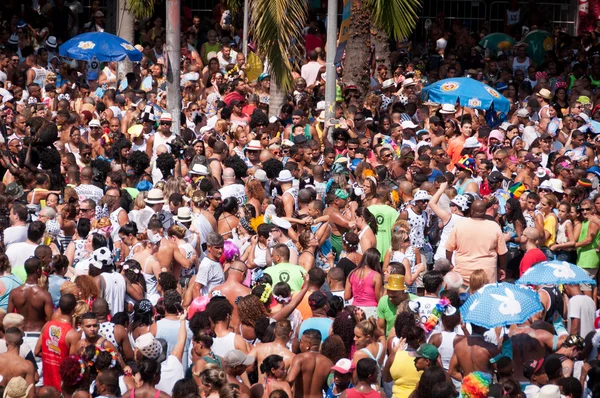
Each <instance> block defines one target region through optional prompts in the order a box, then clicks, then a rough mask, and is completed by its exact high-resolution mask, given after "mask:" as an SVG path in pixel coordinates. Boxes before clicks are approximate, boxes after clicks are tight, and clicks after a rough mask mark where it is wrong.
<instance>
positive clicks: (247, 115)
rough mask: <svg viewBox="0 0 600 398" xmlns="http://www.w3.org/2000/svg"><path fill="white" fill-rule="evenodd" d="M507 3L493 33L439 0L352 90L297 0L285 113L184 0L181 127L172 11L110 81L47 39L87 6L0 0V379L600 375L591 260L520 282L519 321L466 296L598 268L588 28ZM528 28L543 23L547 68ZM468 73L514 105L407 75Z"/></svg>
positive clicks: (96, 8)
mask: <svg viewBox="0 0 600 398" xmlns="http://www.w3.org/2000/svg"><path fill="white" fill-rule="evenodd" d="M513 3H515V4H513V5H512V6H511V8H509V11H508V12H507V17H509V19H508V21H507V32H510V33H511V34H512V35H513V37H514V38H515V39H516V41H517V44H516V45H514V46H513V47H512V48H511V49H503V50H502V51H496V50H497V49H491V50H490V49H489V48H488V49H484V48H482V47H480V46H478V45H477V43H478V42H479V39H480V38H481V37H483V36H484V35H485V34H487V33H489V32H486V31H485V29H486V28H485V27H482V28H481V31H479V32H470V31H469V30H468V29H467V28H466V27H465V26H463V25H462V23H461V22H460V21H459V20H454V21H453V23H452V24H451V25H450V24H448V23H447V21H445V20H444V16H443V15H440V16H439V18H438V19H437V20H435V21H434V22H433V24H432V25H431V26H429V27H428V30H427V35H426V40H425V44H424V45H422V46H421V47H423V48H425V49H426V50H425V53H424V54H418V51H417V50H415V48H417V45H416V44H417V43H418V42H419V43H420V42H421V41H422V40H421V38H420V37H418V35H415V36H416V37H415V38H414V43H413V42H411V41H408V40H407V41H405V42H402V43H392V46H391V49H392V52H391V54H389V58H388V59H383V60H381V59H376V58H375V57H374V58H373V59H374V60H375V59H376V61H374V62H373V65H372V68H371V77H370V82H371V83H370V86H369V87H370V88H369V90H368V92H360V91H359V90H358V88H357V86H354V85H351V84H348V83H345V78H344V69H345V68H346V67H348V62H349V59H348V58H347V57H344V58H343V59H342V60H341V62H340V63H339V64H336V76H326V74H325V66H324V65H325V62H324V59H325V53H324V51H323V49H324V47H325V35H324V32H325V31H324V25H323V21H322V19H319V18H316V16H315V15H314V14H313V13H311V14H310V18H309V21H308V22H307V26H306V30H305V38H304V43H303V44H302V45H303V46H304V48H303V50H304V53H305V59H304V60H303V61H302V62H301V65H299V66H298V69H297V70H294V71H293V76H294V90H293V92H292V93H289V95H287V96H286V97H285V100H284V104H283V106H282V107H281V109H276V110H275V112H273V109H269V103H270V75H269V73H268V68H266V69H264V70H263V72H262V73H259V74H257V76H253V75H254V74H256V73H255V71H254V70H252V71H251V70H250V69H251V68H250V67H249V66H248V64H249V63H248V62H247V59H246V57H244V55H243V54H244V52H243V49H242V48H241V39H240V36H241V34H240V29H238V28H239V24H238V23H237V19H234V20H233V22H232V21H231V12H230V10H227V9H226V7H224V6H223V4H218V5H217V6H216V7H215V9H214V12H213V15H212V16H210V18H207V17H205V16H192V15H191V13H190V12H189V9H187V8H184V9H183V17H182V33H181V39H182V41H181V43H182V47H181V58H182V64H181V65H182V70H181V87H182V90H181V93H182V98H181V101H182V109H183V111H182V113H181V121H182V123H181V130H180V131H173V129H172V127H173V126H172V122H173V114H172V112H173V110H172V109H169V108H167V106H166V91H165V90H166V78H165V62H166V55H165V54H166V53H165V49H164V43H165V38H166V37H165V35H166V31H165V28H164V13H165V10H164V9H159V7H158V6H157V10H156V12H157V14H156V15H155V17H153V18H150V19H148V20H145V21H137V22H136V25H135V43H132V44H134V45H135V46H136V48H138V49H140V51H142V52H143V54H144V57H143V59H142V60H141V61H140V62H136V63H134V67H133V72H132V73H128V74H127V75H126V76H124V77H122V78H120V77H118V73H117V65H116V63H114V62H99V61H98V62H97V61H92V62H83V61H77V60H73V59H68V58H63V57H61V56H59V55H58V47H59V46H60V45H61V44H62V43H64V42H65V41H66V40H67V39H69V38H70V37H73V36H74V35H76V34H78V33H82V32H88V31H104V29H105V21H104V13H103V11H102V10H101V9H100V3H99V2H98V1H95V2H93V3H92V7H91V9H89V10H87V9H85V10H84V8H83V7H82V5H81V3H79V1H77V0H73V1H71V2H68V1H64V0H56V1H55V2H54V4H51V3H50V2H47V1H45V0H38V1H37V8H35V9H33V8H30V7H29V6H23V5H21V4H19V2H7V3H6V4H2V5H0V15H1V19H2V21H1V22H2V23H1V29H2V31H1V33H0V102H1V106H0V177H1V178H2V183H1V184H0V231H1V237H2V239H1V243H0V253H1V254H0V273H1V275H0V312H1V315H0V338H1V339H0V390H3V396H4V397H9V398H24V397H29V398H32V397H35V396H39V397H44V398H58V397H64V398H71V397H73V398H87V397H90V396H93V397H102V398H104V397H131V398H133V397H136V398H139V397H141V398H151V397H152V396H154V398H166V397H169V396H171V397H174V398H196V397H202V398H214V397H252V398H263V397H264V398H266V397H268V398H291V397H292V396H293V397H297V398H300V397H309V398H317V397H327V398H336V397H340V398H356V397H369V398H376V397H387V398H391V397H393V398H409V397H410V398H430V397H436V398H454V397H458V396H459V395H460V396H462V397H465V398H469V397H470V398H479V397H488V396H489V397H495V398H521V397H527V398H537V397H540V398H560V397H570V398H582V397H585V398H587V397H592V398H597V397H600V363H599V362H598V358H599V355H600V352H599V346H600V316H599V313H598V309H597V308H598V294H597V288H596V286H597V285H596V284H595V283H581V284H579V283H577V284H560V285H557V284H543V285H540V286H530V287H529V288H530V289H532V290H533V291H535V292H536V294H537V295H536V300H539V302H540V303H541V308H542V311H540V312H537V313H536V314H534V315H533V316H531V317H529V319H527V320H525V321H524V322H522V323H519V324H512V325H506V326H505V327H496V328H491V329H490V328H485V327H483V325H477V324H475V323H470V322H465V321H464V319H463V317H464V314H465V313H468V311H469V310H470V309H469V308H466V306H464V305H463V304H464V303H465V301H466V300H468V299H469V297H471V296H474V297H475V296H476V295H478V294H479V295H481V294H482V292H483V291H484V290H485V287H486V286H488V284H494V283H497V282H507V283H513V284H514V283H515V281H516V280H518V279H519V278H520V277H522V276H523V274H525V273H526V272H528V271H529V270H531V269H535V267H540V266H541V265H540V264H541V263H542V262H545V261H551V260H558V261H564V262H568V263H571V264H575V265H576V266H577V267H579V268H581V269H582V270H584V271H585V272H586V274H587V275H588V276H589V278H587V279H586V280H588V282H597V281H598V280H599V279H600V276H599V274H598V268H599V267H600V255H599V252H600V193H599V190H600V188H599V187H598V186H599V183H600V157H599V153H600V135H598V133H600V124H598V123H600V95H599V93H600V91H599V86H600V43H598V39H599V38H600V27H599V28H597V29H596V30H595V31H593V32H590V33H589V34H585V35H583V36H579V37H571V36H569V35H567V34H566V33H564V32H562V31H560V29H556V30H552V27H551V26H550V27H546V26H544V25H540V26H535V23H539V22H540V20H539V19H538V17H539V16H536V15H535V13H530V14H529V15H528V16H527V17H526V18H525V17H524V16H523V15H521V17H519V9H518V6H517V5H516V2H513ZM157 4H161V3H160V2H159V3H157ZM161 7H162V8H164V4H162V5H161ZM527 18H529V20H527ZM536 21H537V22H536ZM525 24H527V25H528V27H529V28H530V29H531V30H535V29H536V28H538V27H539V28H547V29H550V30H551V31H552V32H553V34H554V40H555V43H554V50H550V51H547V52H546V54H545V56H544V60H543V62H541V63H540V62H538V63H534V61H533V59H532V58H530V57H529V56H528V53H527V44H524V43H523V42H521V41H520V40H521V38H522V37H521V35H522V33H523V32H524V31H523V30H522V29H521V25H525ZM65 27H66V29H65ZM413 44H415V45H414V48H413ZM250 57H253V58H254V59H260V54H255V53H254V52H252V49H250V53H249V55H248V58H250ZM253 65H254V66H255V63H253ZM254 66H253V67H254ZM464 76H467V77H470V78H472V79H477V80H479V81H481V82H484V83H486V84H488V85H490V86H491V87H493V88H495V89H496V90H497V91H498V92H500V93H501V94H502V95H503V96H504V97H506V98H507V99H508V100H509V101H510V105H511V107H510V111H509V112H508V113H501V112H495V111H493V110H487V111H486V110H481V109H472V108H469V107H465V106H461V104H460V103H456V104H437V103H432V102H427V101H424V99H423V97H422V96H421V92H422V90H423V89H424V87H426V86H427V85H428V84H432V83H434V82H436V81H438V80H440V79H445V78H454V77H464ZM327 79H335V81H336V84H337V85H338V93H337V98H336V103H335V104H332V105H331V108H329V105H327V104H326V103H325V101H324V87H325V84H326V81H327ZM463 105H464V104H463ZM328 109H331V111H332V113H333V114H334V116H333V117H332V118H326V113H327V110H328ZM270 111H271V113H275V114H276V115H277V116H273V117H268V115H269V112H270ZM476 297H479V296H476ZM471 309H472V308H471ZM516 312H518V311H516ZM507 314H508V312H507Z"/></svg>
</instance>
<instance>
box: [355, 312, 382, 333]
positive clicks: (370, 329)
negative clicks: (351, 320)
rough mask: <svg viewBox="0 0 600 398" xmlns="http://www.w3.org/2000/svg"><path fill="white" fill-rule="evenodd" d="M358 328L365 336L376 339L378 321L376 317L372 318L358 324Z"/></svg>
mask: <svg viewBox="0 0 600 398" xmlns="http://www.w3.org/2000/svg"><path fill="white" fill-rule="evenodd" d="M356 328H357V329H358V330H360V331H361V332H362V334H363V335H365V336H371V337H374V336H375V333H377V320H376V319H375V317H371V318H369V319H367V320H364V321H360V322H359V323H357V324H356Z"/></svg>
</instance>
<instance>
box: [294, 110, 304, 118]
mask: <svg viewBox="0 0 600 398" xmlns="http://www.w3.org/2000/svg"><path fill="white" fill-rule="evenodd" d="M292 116H302V117H304V111H303V110H302V109H294V111H293V112H292Z"/></svg>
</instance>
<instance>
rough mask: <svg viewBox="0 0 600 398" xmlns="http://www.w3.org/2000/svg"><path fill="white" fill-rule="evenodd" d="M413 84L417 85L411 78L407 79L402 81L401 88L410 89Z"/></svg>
mask: <svg viewBox="0 0 600 398" xmlns="http://www.w3.org/2000/svg"><path fill="white" fill-rule="evenodd" d="M415 84H417V82H415V80H414V79H413V78H412V77H409V78H408V79H404V80H403V81H402V87H410V86H414V85H415Z"/></svg>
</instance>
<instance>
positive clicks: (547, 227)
mask: <svg viewBox="0 0 600 398" xmlns="http://www.w3.org/2000/svg"><path fill="white" fill-rule="evenodd" d="M544 231H548V233H550V237H549V238H548V239H547V240H546V242H545V243H544V245H545V246H546V247H550V246H552V245H553V244H555V243H556V217H554V216H553V214H548V215H547V216H546V217H545V218H544Z"/></svg>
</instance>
